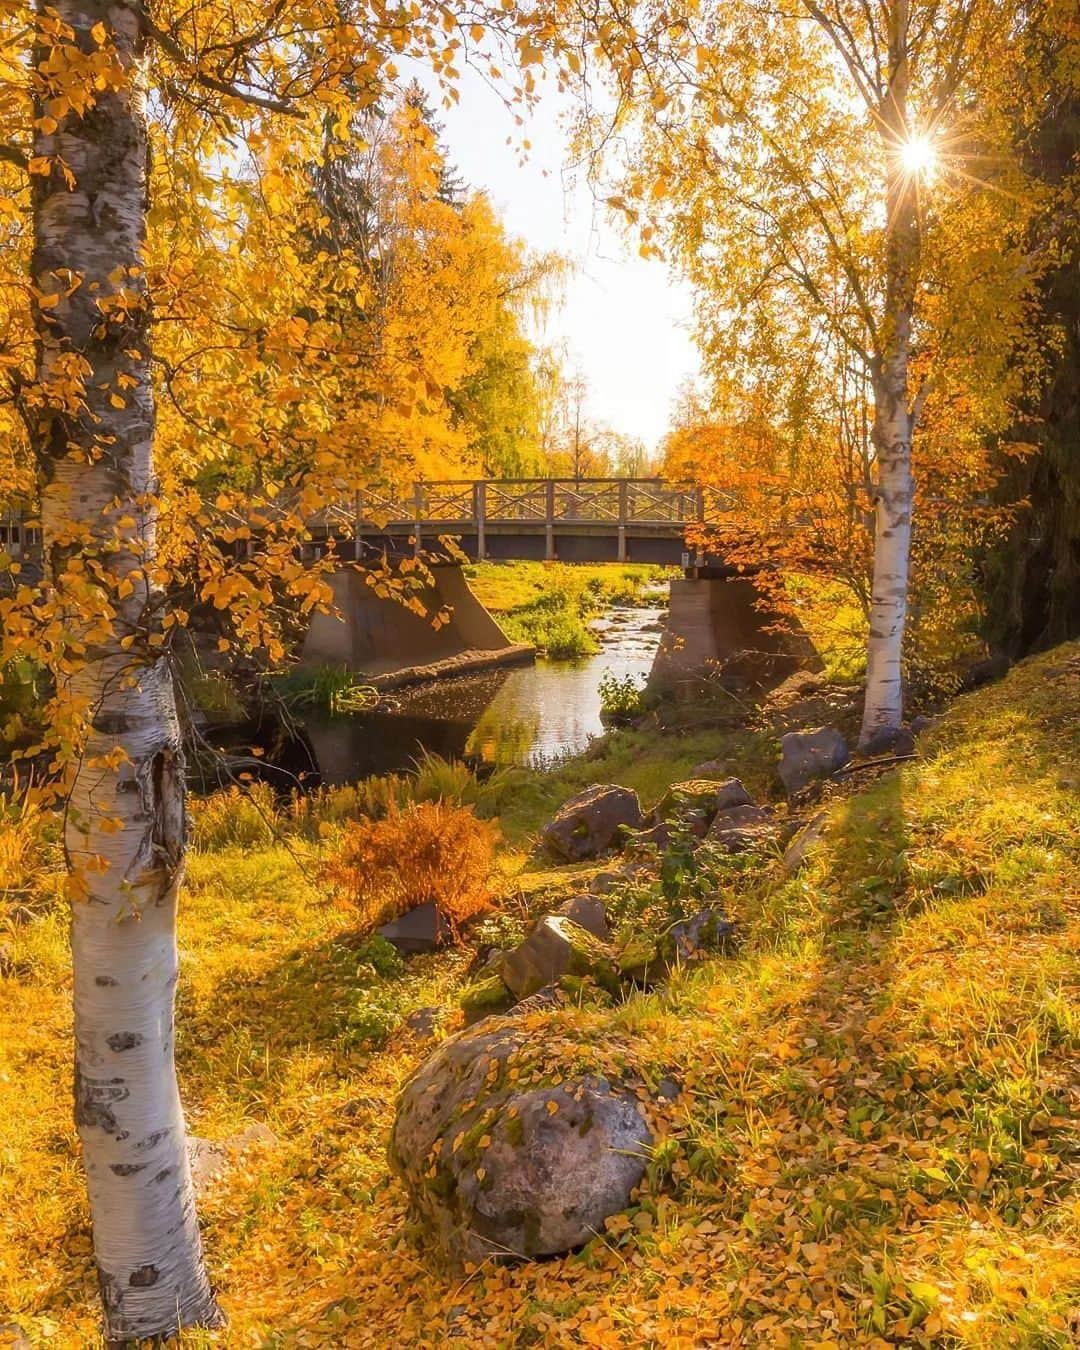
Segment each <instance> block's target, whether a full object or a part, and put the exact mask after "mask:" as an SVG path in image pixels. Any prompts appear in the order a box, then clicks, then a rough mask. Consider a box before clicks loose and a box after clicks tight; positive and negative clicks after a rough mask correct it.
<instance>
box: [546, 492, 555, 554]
mask: <svg viewBox="0 0 1080 1350" xmlns="http://www.w3.org/2000/svg"><path fill="white" fill-rule="evenodd" d="M544 501H545V507H544V557H545V558H546V559H547V560H548V561H549V562H550V561H551V560H552V559H553V558H554V557H555V480H554V479H553V478H549V479H548V481H547V483H546V485H545V492H544Z"/></svg>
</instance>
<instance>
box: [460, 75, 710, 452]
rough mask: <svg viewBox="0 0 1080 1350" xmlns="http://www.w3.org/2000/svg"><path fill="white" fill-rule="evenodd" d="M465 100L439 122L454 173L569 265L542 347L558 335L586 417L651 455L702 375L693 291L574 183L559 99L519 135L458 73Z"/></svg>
mask: <svg viewBox="0 0 1080 1350" xmlns="http://www.w3.org/2000/svg"><path fill="white" fill-rule="evenodd" d="M460 93H461V101H460V103H459V104H458V105H457V106H456V107H454V108H450V109H440V110H439V114H438V115H439V118H440V120H441V121H442V122H443V124H444V127H445V131H444V136H445V141H446V145H447V147H448V150H449V153H450V158H451V159H452V160H453V162H454V163H456V165H457V167H458V170H459V172H460V173H461V176H462V177H463V178H464V179H465V181H466V182H467V183H468V184H469V185H470V186H472V187H476V188H484V189H486V190H487V192H488V194H489V196H490V197H491V200H492V203H493V204H494V206H495V207H496V209H497V210H498V211H499V212H500V214H501V215H502V217H503V219H504V221H505V222H506V225H507V227H508V229H509V231H510V232H511V233H512V234H515V235H518V236H520V237H521V238H522V239H524V240H526V242H527V243H529V244H530V245H531V246H532V247H534V248H536V249H540V250H544V251H547V250H554V251H556V252H558V253H561V254H562V255H563V256H564V257H566V258H569V259H570V260H572V261H573V262H574V263H575V264H576V271H575V273H574V275H573V276H571V277H570V278H569V280H568V281H567V284H566V298H565V303H564V305H563V307H562V309H561V312H559V313H557V314H554V315H552V317H551V319H550V320H549V321H548V324H547V327H546V330H545V332H544V334H543V335H542V340H543V341H545V342H548V343H551V344H553V345H557V344H558V343H559V342H560V341H561V340H563V339H565V342H566V347H567V350H568V353H569V358H570V359H569V362H568V365H569V366H571V367H572V366H573V365H574V363H575V362H576V363H577V364H578V365H579V366H580V368H581V371H582V373H583V374H584V376H585V378H586V380H587V381H588V384H589V390H590V393H589V415H590V417H592V418H594V419H596V420H597V421H600V422H605V423H607V424H608V425H609V426H610V427H612V428H614V429H615V430H616V431H621V432H625V433H627V434H629V435H632V436H636V437H639V438H640V439H642V440H643V441H644V442H645V443H646V445H647V446H648V447H649V449H653V448H654V447H655V445H656V444H657V442H658V441H659V440H660V438H661V437H662V436H663V434H664V432H665V430H666V429H667V425H668V418H669V413H670V410H671V403H672V399H673V398H674V395H675V393H676V391H677V389H678V387H679V385H680V384H681V383H682V381H683V380H684V379H685V378H686V377H687V376H688V375H691V374H693V373H694V372H695V371H696V369H697V354H696V351H695V348H694V346H693V343H692V342H691V339H690V332H689V320H690V313H691V302H690V294H689V290H688V288H687V287H686V286H685V285H684V284H683V283H682V282H681V281H680V280H679V279H678V278H677V277H674V276H672V275H671V274H670V273H669V272H668V269H667V267H666V266H665V265H664V264H663V263H661V262H656V261H649V262H647V261H645V260H644V259H643V258H640V257H638V256H637V254H636V252H635V251H634V246H632V245H631V246H627V245H626V244H624V242H623V240H622V238H621V237H620V235H619V233H618V231H617V230H616V229H615V228H614V227H613V225H612V223H611V221H610V219H609V218H608V216H607V212H606V210H605V208H604V207H603V206H602V204H598V203H597V202H595V201H594V199H593V196H592V193H591V192H590V190H589V187H588V184H587V183H585V182H584V181H583V176H582V175H578V181H576V182H575V180H574V175H573V174H572V173H571V172H570V171H569V170H568V169H567V168H566V164H567V161H568V158H569V156H568V153H567V149H566V144H565V136H564V133H563V131H562V129H561V128H560V126H559V116H558V115H559V102H558V99H557V97H556V95H554V94H549V95H548V96H546V97H545V98H544V99H542V100H541V102H540V105H539V107H538V109H537V111H536V113H535V114H534V116H533V117H532V119H531V120H530V122H529V124H528V126H527V127H526V128H525V129H524V130H522V129H521V128H518V127H515V125H514V124H513V120H512V118H511V116H510V114H509V113H508V112H507V110H506V109H505V107H504V106H503V104H502V102H501V101H500V99H499V98H498V96H497V95H496V94H495V93H494V92H493V91H492V90H491V89H490V88H489V87H488V86H487V85H486V84H485V83H484V82H483V80H482V79H481V78H480V77H479V76H478V75H476V74H475V73H474V72H472V71H470V70H466V71H465V72H464V76H463V79H462V82H461V85H460ZM508 136H512V137H513V142H514V144H513V145H508V144H507V143H506V142H507V137H508ZM523 138H527V139H528V140H529V141H530V142H531V150H530V151H529V154H528V158H527V160H526V161H525V162H524V163H523V164H522V163H521V162H520V155H519V152H518V150H517V149H516V148H515V147H517V146H519V145H520V143H521V140H522V139H523Z"/></svg>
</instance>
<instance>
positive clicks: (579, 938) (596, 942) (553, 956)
mask: <svg viewBox="0 0 1080 1350" xmlns="http://www.w3.org/2000/svg"><path fill="white" fill-rule="evenodd" d="M499 974H500V976H501V977H502V979H503V981H504V983H505V984H506V985H507V987H508V988H509V989H510V990H511V991H512V992H513V993H514V994H515V995H516V996H517V997H518V998H528V996H529V995H530V994H535V993H536V991H537V990H538V989H543V988H544V986H545V985H548V984H555V983H557V982H558V981H559V980H561V979H562V977H563V976H564V975H577V976H589V977H590V978H591V979H593V980H594V981H595V982H596V983H597V984H598V985H599V986H600V987H601V988H602V989H608V990H609V991H611V992H612V993H615V992H617V990H618V988H619V972H618V969H617V967H616V964H615V954H614V952H613V951H612V949H611V947H610V946H609V945H608V944H607V943H606V942H602V941H601V940H600V939H599V938H597V937H595V936H594V935H593V934H592V933H590V932H588V931H587V930H586V929H584V928H582V926H581V925H580V924H578V923H574V921H573V920H572V919H569V918H567V917H566V916H565V915H562V914H548V915H545V917H544V918H542V919H540V920H539V921H538V923H537V924H536V925H535V926H534V928H533V930H532V932H531V933H530V934H529V936H528V937H527V938H526V939H525V941H524V942H523V943H522V944H521V946H520V947H518V948H516V949H515V950H514V951H512V952H509V953H508V954H507V955H506V956H505V957H504V958H503V961H502V964H501V967H500V970H499Z"/></svg>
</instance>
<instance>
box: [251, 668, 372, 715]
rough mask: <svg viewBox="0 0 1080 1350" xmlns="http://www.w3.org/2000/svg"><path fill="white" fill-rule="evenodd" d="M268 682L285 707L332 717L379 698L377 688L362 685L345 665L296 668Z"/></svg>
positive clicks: (362, 709)
mask: <svg viewBox="0 0 1080 1350" xmlns="http://www.w3.org/2000/svg"><path fill="white" fill-rule="evenodd" d="M270 684H271V687H272V688H273V689H274V691H275V692H276V694H277V695H278V697H279V698H280V699H281V701H282V703H284V704H285V706H286V707H287V708H291V709H298V710H304V711H315V712H323V713H327V714H329V716H331V717H346V716H348V715H349V714H350V713H359V712H367V711H368V710H370V709H371V708H373V707H374V706H375V705H376V703H378V701H379V694H378V691H377V690H376V689H373V688H372V687H371V685H367V684H361V683H360V682H359V680H357V679H356V677H355V676H354V675H353V674H352V672H351V671H349V670H347V669H346V667H345V666H317V667H315V669H307V668H305V669H302V670H301V669H299V668H297V669H295V670H290V671H288V672H286V673H285V674H284V675H277V676H274V677H273V679H272V680H271V681H270Z"/></svg>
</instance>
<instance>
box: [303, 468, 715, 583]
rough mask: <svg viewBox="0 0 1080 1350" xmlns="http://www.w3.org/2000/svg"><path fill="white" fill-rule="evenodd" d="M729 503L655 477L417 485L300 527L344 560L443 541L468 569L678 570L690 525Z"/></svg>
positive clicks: (339, 508) (364, 499) (361, 497)
mask: <svg viewBox="0 0 1080 1350" xmlns="http://www.w3.org/2000/svg"><path fill="white" fill-rule="evenodd" d="M733 506H734V499H733V498H732V497H731V496H729V495H728V494H726V493H723V492H720V491H717V490H715V489H712V488H701V487H694V486H689V485H685V484H678V483H668V482H666V481H665V480H664V479H661V478H581V479H573V478H517V479H505V478H500V479H481V480H479V481H472V480H468V481H459V480H448V481H444V482H431V483H417V484H416V485H415V486H414V487H413V488H412V490H411V491H410V492H408V493H406V494H405V495H403V496H400V497H390V496H385V495H381V494H378V493H372V492H366V493H361V494H358V495H357V496H356V498H355V499H354V500H353V501H351V502H348V503H340V504H336V505H335V506H333V507H330V508H328V509H327V510H326V511H324V512H322V513H321V514H320V515H319V516H318V517H316V518H315V519H313V520H311V521H309V523H308V528H309V530H310V533H311V536H312V544H311V546H312V547H313V548H314V549H316V550H321V549H325V548H326V547H327V546H328V545H329V543H330V541H331V540H333V541H335V542H336V544H337V546H338V548H339V551H341V552H342V554H343V555H344V556H346V557H348V556H349V555H350V551H351V552H352V554H353V556H355V557H356V558H362V557H363V556H364V555H365V553H366V552H367V551H369V550H371V549H372V548H375V549H382V548H389V549H390V550H391V551H394V552H397V551H401V550H402V548H403V547H408V548H412V549H417V550H419V549H421V548H422V549H424V550H426V551H428V552H435V553H438V552H439V551H440V548H441V545H440V540H441V539H443V538H452V539H454V540H455V541H456V545H457V548H458V549H460V550H461V552H463V553H464V554H465V555H466V556H467V557H469V558H473V559H475V560H477V561H482V560H483V559H485V558H495V559H511V558H560V559H562V560H564V561H566V562H624V561H634V562H652V563H674V564H678V563H680V562H681V563H683V565H687V564H686V557H685V554H686V546H685V544H684V542H683V538H684V535H685V532H686V529H687V527H688V526H690V525H695V524H699V523H703V522H715V521H716V520H717V519H718V517H720V516H721V515H722V514H723V513H724V512H727V511H730V510H731V509H732V507H733Z"/></svg>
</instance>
